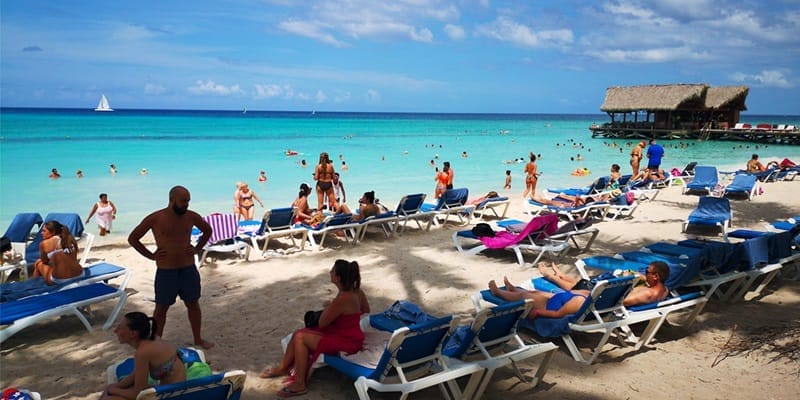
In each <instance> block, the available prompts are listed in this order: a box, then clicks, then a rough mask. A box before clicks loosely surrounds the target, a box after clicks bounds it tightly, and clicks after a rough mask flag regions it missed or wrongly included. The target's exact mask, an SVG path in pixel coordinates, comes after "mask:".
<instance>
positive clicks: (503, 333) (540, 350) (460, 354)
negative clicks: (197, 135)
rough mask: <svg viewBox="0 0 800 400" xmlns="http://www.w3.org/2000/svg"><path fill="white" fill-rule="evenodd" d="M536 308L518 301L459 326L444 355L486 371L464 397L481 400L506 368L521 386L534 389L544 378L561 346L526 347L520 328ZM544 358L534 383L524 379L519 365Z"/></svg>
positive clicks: (446, 346) (473, 380)
mask: <svg viewBox="0 0 800 400" xmlns="http://www.w3.org/2000/svg"><path fill="white" fill-rule="evenodd" d="M532 308H533V301H532V300H526V301H515V302H510V303H506V304H502V305H498V306H495V307H491V308H485V309H483V310H481V311H479V312H478V314H477V315H475V318H474V319H473V320H472V323H471V324H469V325H464V326H459V327H457V328H456V331H455V332H456V333H455V334H453V335H452V336H450V338H449V339H448V341H447V342H446V343H445V345H444V349H442V354H444V355H445V356H447V357H450V358H453V359H457V360H459V361H461V362H467V363H475V364H478V365H479V366H481V367H482V368H484V369H485V371H486V372H484V373H483V374H481V375H475V376H474V377H475V378H474V379H472V380H470V381H469V382H468V383H467V385H466V388H465V389H464V393H465V394H466V396H467V397H469V398H473V399H480V398H481V397H482V396H483V393H484V392H485V391H486V388H487V386H488V385H489V382H491V380H492V376H493V375H494V372H495V370H497V369H498V368H501V367H505V366H507V365H511V366H512V367H513V368H514V372H515V373H516V374H517V377H518V378H519V380H520V381H521V382H526V383H530V384H531V386H532V387H535V386H536V385H537V384H538V383H539V382H540V381H541V380H542V378H544V375H545V374H546V373H547V369H548V368H549V366H550V361H551V360H552V358H553V356H554V355H555V350H556V349H557V348H558V346H556V345H554V344H553V343H551V342H546V343H532V344H525V342H523V341H522V338H520V337H519V335H518V334H517V325H518V324H519V322H520V321H521V320H524V319H525V318H526V317H527V315H528V313H529V312H530V310H531V309H532ZM538 355H544V359H543V360H542V361H541V362H540V364H539V368H538V370H537V371H536V373H535V375H534V376H533V378H532V379H530V380H528V379H526V378H525V376H524V374H523V372H522V371H521V370H520V369H519V367H518V366H517V365H516V362H518V361H522V360H525V359H528V358H530V357H535V356H538Z"/></svg>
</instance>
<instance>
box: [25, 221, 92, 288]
mask: <svg viewBox="0 0 800 400" xmlns="http://www.w3.org/2000/svg"><path fill="white" fill-rule="evenodd" d="M82 272H83V267H81V264H80V263H79V262H78V243H77V242H76V241H75V238H74V237H72V234H71V233H70V231H69V228H67V227H66V226H64V225H61V224H60V223H59V222H58V221H47V222H45V223H44V225H42V241H41V243H39V259H38V260H36V263H35V264H34V265H33V275H31V276H32V277H33V278H36V277H38V276H41V277H42V278H44V282H45V283H47V284H48V285H55V284H57V283H62V282H66V281H68V280H70V279H72V278H75V277H76V276H79V275H80V274H81V273H82Z"/></svg>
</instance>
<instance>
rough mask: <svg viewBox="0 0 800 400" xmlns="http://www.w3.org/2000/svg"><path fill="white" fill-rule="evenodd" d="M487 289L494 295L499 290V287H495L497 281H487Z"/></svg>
mask: <svg viewBox="0 0 800 400" xmlns="http://www.w3.org/2000/svg"><path fill="white" fill-rule="evenodd" d="M489 291H490V292H492V294H493V295H495V296H497V293H499V292H500V288H498V287H497V283H495V282H494V279H492V280H490V281H489Z"/></svg>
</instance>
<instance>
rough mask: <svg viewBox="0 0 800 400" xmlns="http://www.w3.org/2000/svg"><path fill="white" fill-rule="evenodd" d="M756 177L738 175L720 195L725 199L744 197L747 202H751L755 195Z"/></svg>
mask: <svg viewBox="0 0 800 400" xmlns="http://www.w3.org/2000/svg"><path fill="white" fill-rule="evenodd" d="M757 181H758V180H757V177H756V176H755V175H750V174H739V175H736V176H734V177H733V182H731V183H729V184H728V185H727V186H725V188H724V189H723V192H722V195H723V196H725V197H731V196H733V197H736V196H740V197H741V196H744V197H746V198H747V200H752V199H753V196H755V195H756V194H758V193H757V189H758V188H757V186H756V182H757Z"/></svg>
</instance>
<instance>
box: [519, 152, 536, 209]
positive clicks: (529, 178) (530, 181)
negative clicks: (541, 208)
mask: <svg viewBox="0 0 800 400" xmlns="http://www.w3.org/2000/svg"><path fill="white" fill-rule="evenodd" d="M529 156H530V162H528V164H526V165H525V192H524V193H522V197H523V198H526V199H527V198H528V194H530V196H531V198H533V196H534V194H535V193H536V182H537V181H538V180H539V175H538V173H537V168H536V154H533V152H531V153H530V155H529Z"/></svg>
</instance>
